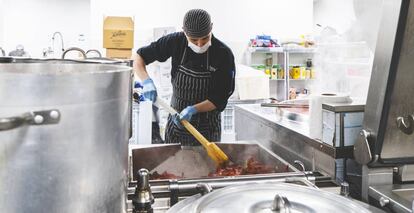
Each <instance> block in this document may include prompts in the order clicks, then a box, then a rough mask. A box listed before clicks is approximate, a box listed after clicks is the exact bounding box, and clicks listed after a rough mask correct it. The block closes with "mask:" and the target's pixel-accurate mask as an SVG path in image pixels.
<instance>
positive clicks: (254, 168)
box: [243, 157, 275, 175]
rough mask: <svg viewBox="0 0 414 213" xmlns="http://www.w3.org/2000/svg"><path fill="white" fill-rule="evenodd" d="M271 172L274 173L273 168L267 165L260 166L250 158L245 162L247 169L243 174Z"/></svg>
mask: <svg viewBox="0 0 414 213" xmlns="http://www.w3.org/2000/svg"><path fill="white" fill-rule="evenodd" d="M272 172H275V170H274V168H272V167H271V166H269V165H265V164H262V163H260V162H259V161H256V160H255V159H254V158H253V157H251V158H249V159H248V160H247V167H246V168H245V169H244V171H243V174H246V175H254V174H267V173H272Z"/></svg>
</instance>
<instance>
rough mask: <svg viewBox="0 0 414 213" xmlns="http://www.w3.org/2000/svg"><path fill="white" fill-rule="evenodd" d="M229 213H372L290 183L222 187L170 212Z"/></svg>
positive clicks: (334, 196) (194, 197) (182, 204)
mask: <svg viewBox="0 0 414 213" xmlns="http://www.w3.org/2000/svg"><path fill="white" fill-rule="evenodd" d="M184 212H185V213H196V212H197V213H198V212H203V213H209V212H214V213H221V212H223V213H227V212H245V213H248V212H252V213H253V212H254V213H265V212H268V213H272V212H286V213H287V212H289V213H294V212H309V213H316V212H335V213H341V212H344V213H345V212H346V213H351V212H354V213H369V212H371V211H369V210H368V209H366V208H365V207H364V206H362V205H360V204H359V203H357V202H354V201H352V200H350V199H348V198H345V197H342V196H339V195H336V194H333V193H330V192H326V191H322V190H319V189H315V188H310V187H305V186H300V185H295V184H288V183H278V184H271V183H252V184H244V185H239V186H230V187H226V188H222V189H219V190H216V191H213V192H210V193H208V194H207V195H204V196H200V195H194V196H192V197H190V198H187V199H185V200H183V201H181V202H179V203H178V204H176V205H174V206H173V207H172V208H171V209H169V210H168V213H184Z"/></svg>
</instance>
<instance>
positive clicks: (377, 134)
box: [354, 0, 414, 212]
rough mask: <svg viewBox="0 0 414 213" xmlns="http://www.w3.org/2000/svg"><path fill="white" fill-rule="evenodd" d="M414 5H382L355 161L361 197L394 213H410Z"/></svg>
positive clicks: (390, 1) (413, 194)
mask: <svg viewBox="0 0 414 213" xmlns="http://www.w3.org/2000/svg"><path fill="white" fill-rule="evenodd" d="M413 45H414V1H410V0H397V1H394V0H385V1H384V5H383V13H382V19H381V24H380V30H379V33H378V40H377V47H376V50H375V58H374V66H373V71H372V76H371V83H370V87H369V92H368V99H367V103H366V107H365V114H364V124H363V130H362V131H361V135H360V137H359V139H358V141H357V143H356V144H355V148H354V156H355V158H356V160H357V161H358V162H359V163H360V164H362V165H363V168H362V197H363V199H364V200H365V201H366V202H370V203H374V204H377V205H380V206H382V207H384V208H386V209H389V210H391V211H393V212H413V211H414V209H413V199H414V185H413V184H410V182H412V181H414V176H413V174H414V166H413V164H414V144H413V142H414V134H413V131H414V99H413V94H414V87H413V82H414V72H413V69H414V49H413Z"/></svg>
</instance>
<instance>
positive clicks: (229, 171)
mask: <svg viewBox="0 0 414 213" xmlns="http://www.w3.org/2000/svg"><path fill="white" fill-rule="evenodd" d="M242 173H243V167H241V166H238V165H231V166H225V167H218V168H217V169H216V172H214V173H210V174H208V176H209V177H220V176H237V175H241V174H242Z"/></svg>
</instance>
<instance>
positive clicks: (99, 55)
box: [85, 49, 102, 58]
mask: <svg viewBox="0 0 414 213" xmlns="http://www.w3.org/2000/svg"><path fill="white" fill-rule="evenodd" d="M90 52H96V53H98V57H99V58H102V54H101V52H99V50H95V49H90V50H88V51H86V53H85V54H86V55H88V53H90Z"/></svg>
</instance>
